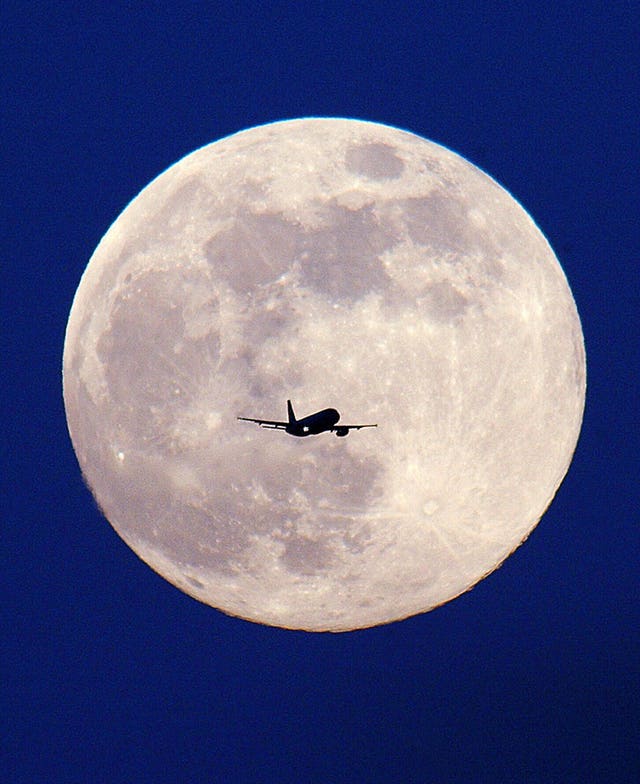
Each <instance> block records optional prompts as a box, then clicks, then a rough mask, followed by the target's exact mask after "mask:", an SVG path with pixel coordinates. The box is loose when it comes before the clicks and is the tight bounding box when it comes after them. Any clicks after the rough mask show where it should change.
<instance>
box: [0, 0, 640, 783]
mask: <svg viewBox="0 0 640 784" xmlns="http://www.w3.org/2000/svg"><path fill="white" fill-rule="evenodd" d="M92 5H93V4H77V3H74V2H68V3H25V2H22V3H16V2H11V0H8V1H7V2H5V3H4V4H3V11H2V17H1V19H0V24H1V27H2V31H3V32H2V43H1V46H0V49H1V52H2V63H1V70H0V73H1V77H0V78H1V79H2V101H1V110H0V111H1V112H2V124H1V128H2V136H1V141H2V144H1V150H2V159H3V174H4V176H3V178H2V188H3V194H2V210H3V221H2V242H3V246H4V247H3V253H2V262H1V263H2V273H3V274H2V278H1V280H2V288H1V291H2V310H1V312H2V320H3V329H2V339H3V355H4V358H5V363H4V364H5V367H6V370H5V372H4V373H3V378H4V379H5V380H7V379H8V386H7V384H6V383H5V387H4V390H3V401H4V405H3V408H4V411H5V415H4V418H3V435H2V442H1V447H2V473H1V476H2V482H3V488H2V534H3V546H2V557H3V562H2V571H1V574H2V581H3V588H2V591H3V597H2V598H3V601H2V633H3V641H2V649H1V650H2V654H1V655H2V660H1V673H2V679H1V682H2V692H3V698H2V699H3V710H2V715H3V722H2V747H3V761H2V774H1V778H2V780H3V781H7V782H43V784H54V782H63V783H65V784H67V783H74V782H84V781H94V782H247V783H248V784H253V783H254V782H255V783H256V784H262V783H266V782H278V783H280V782H322V783H324V782H330V783H331V784H340V783H341V782H364V783H365V784H376V783H377V782H403V783H404V782H406V783H411V784H413V783H414V782H415V783H416V784H418V783H422V782H434V784H435V783H437V784H440V783H443V784H450V783H452V782H465V783H467V782H469V783H471V784H473V783H474V782H485V781H486V782H489V781H490V782H541V783H545V784H546V783H547V782H552V783H553V782H563V784H564V783H565V782H607V784H620V783H622V782H634V783H635V782H638V781H639V780H640V752H639V751H638V749H639V748H640V697H639V695H640V606H639V605H640V584H639V583H640V581H639V579H638V575H639V571H640V570H639V561H640V559H639V557H638V556H639V553H640V541H639V540H640V536H639V526H638V522H639V519H640V513H639V509H640V498H639V494H638V467H637V461H638V455H639V452H640V450H639V449H638V446H639V444H638V420H639V419H640V417H639V411H640V403H639V400H640V395H639V394H638V389H637V387H638V370H639V368H640V361H639V360H640V356H639V354H640V352H639V350H638V347H639V341H638V309H639V307H640V301H639V300H640V297H639V296H638V291H639V286H638V234H637V231H638V229H637V226H638V204H639V200H638V195H639V194H638V181H639V178H638V152H639V151H638V133H637V127H638V117H640V100H639V93H638V73H639V69H638V65H639V62H638V55H637V51H638V46H637V44H638V40H640V35H639V33H640V30H639V29H638V28H639V25H638V14H637V9H636V11H635V12H632V4H631V3H627V2H618V3H598V4H595V5H590V4H589V3H586V4H583V5H581V6H574V4H569V3H566V4H562V6H563V8H564V10H560V11H558V10H552V11H549V10H548V9H545V10H544V11H543V10H538V8H539V4H534V3H527V4H526V6H525V5H524V4H523V5H522V7H519V4H518V3H515V4H514V3H509V4H498V3H467V2H456V3H450V2H443V3H438V4H428V3H413V4H406V6H407V8H411V10H399V9H400V7H401V6H402V5H405V4H401V3H361V4H356V5H357V6H358V7H357V9H356V10H353V9H352V7H351V5H352V4H347V3H336V2H325V3H307V2H299V3H247V2H229V3H200V2H193V3H183V2H177V3H156V2H149V3H126V4H125V3H108V4H107V3H104V4H102V5H100V6H96V7H97V10H96V9H94V8H92ZM506 5H508V6H509V10H505V9H504V7H503V6H506ZM265 8H266V9H267V10H265ZM319 9H321V10H319ZM311 115H316V116H317V115H321V116H344V117H355V118H361V119H366V120H372V121H377V122H383V123H387V124H390V125H394V126H397V127H400V128H403V129H406V130H409V131H412V132H414V133H417V134H419V135H421V136H425V137H427V138H429V139H432V140H433V141H436V142H438V143H440V144H443V145H445V146H447V147H449V148H451V149H452V150H454V151H456V152H458V153H459V154H461V155H463V156H464V157H466V158H468V159H469V160H470V161H471V162H472V163H474V164H475V165H477V166H479V167H480V168H481V169H483V170H485V171H487V172H488V173H489V174H490V175H491V176H492V177H494V178H495V179H496V180H497V181H498V182H499V183H501V184H502V185H503V186H504V187H505V188H506V189H507V190H508V191H509V192H510V193H512V194H513V195H514V196H515V198H517V199H518V201H520V202H521V204H523V206H524V207H525V209H527V211H528V212H530V214H531V215H532V216H533V218H534V220H535V221H536V223H537V224H538V225H539V226H540V228H541V230H542V231H543V233H544V234H545V235H546V237H547V238H548V240H549V242H550V243H551V245H552V247H553V248H554V250H555V251H556V253H557V255H558V258H559V260H560V262H561V264H562V266H563V268H564V271H565V273H566V275H567V278H568V280H569V283H570V285H571V288H572V291H573V294H574V297H575V299H576V303H577V306H578V311H579V313H580V316H581V319H582V324H583V330H584V335H585V344H586V351H587V372H588V389H587V402H586V410H585V418H584V423H583V429H582V434H581V437H580V441H579V443H578V447H577V449H576V453H575V457H574V460H573V463H572V465H571V467H570V470H569V472H568V475H567V477H566V479H565V481H564V483H563V484H562V486H561V488H560V490H559V492H558V494H557V496H556V498H555V500H554V502H553V503H552V505H551V507H550V509H549V511H548V512H547V513H546V514H545V516H544V517H543V519H542V521H541V523H540V524H539V526H538V527H537V528H536V529H535V531H534V532H533V534H532V535H531V537H530V538H529V540H528V541H527V542H526V543H525V544H524V545H523V546H522V547H521V548H520V549H519V550H517V551H516V553H515V554H514V555H513V556H511V557H510V558H509V559H508V560H507V561H506V563H505V564H504V565H503V566H502V568H500V569H499V570H498V571H497V572H495V573H494V574H493V575H491V576H490V577H488V578H487V579H486V580H484V581H483V582H481V583H480V584H479V585H478V586H476V587H475V588H474V589H473V590H472V591H471V592H469V593H467V594H465V595H463V596H461V597H460V598H458V599H456V600H455V601H453V602H451V603H449V604H447V605H445V606H444V607H441V608H439V609H437V610H435V611H434V612H431V613H427V614H424V615H421V616H417V617H414V618H411V619H409V620H406V621H403V622H399V623H394V624H391V625H389V626H384V627H378V628H375V629H368V630H363V631H358V632H350V633H344V634H337V635H336V634H310V633H304V632H293V631H286V630H282V629H275V628H269V627H265V626H260V625H257V624H253V623H249V622H246V621H242V620H239V619H235V618H231V617H227V616H225V615H223V614H222V613H220V612H218V611H216V610H214V609H212V608H210V607H207V606H205V605H202V604H199V603H198V602H196V601H195V600H194V599H191V598H189V597H188V596H186V595H185V594H183V593H181V592H180V591H179V590H177V589H176V588H174V587H172V586H171V585H170V584H169V583H168V582H166V581H165V580H163V579H162V578H160V577H159V576H157V575H156V574H155V573H154V572H153V571H152V570H151V569H150V568H149V567H147V566H146V565H145V564H144V563H143V562H142V561H140V560H139V559H138V558H137V556H136V555H135V554H134V553H133V551H131V550H130V549H129V548H128V547H127V546H126V545H125V544H124V543H123V542H122V541H121V540H120V539H119V537H118V536H117V534H116V533H115V532H114V531H113V529H112V528H111V526H110V525H109V524H108V522H107V521H106V520H105V519H104V518H103V517H102V515H101V514H100V512H99V510H98V509H97V507H96V504H95V502H94V501H93V499H92V497H91V494H90V493H89V491H88V490H87V488H86V487H85V485H84V483H83V481H82V478H81V475H80V470H79V467H78V464H77V461H76V458H75V455H74V452H73V448H72V445H71V442H70V439H69V436H68V433H67V428H66V423H65V416H64V408H63V402H62V389H61V364H62V350H63V341H64V330H65V326H66V321H67V317H68V314H69V309H70V307H71V302H72V299H73V295H74V293H75V290H76V287H77V285H78V282H79V280H80V276H81V274H82V272H83V270H84V268H85V266H86V264H87V262H88V260H89V258H90V256H91V254H92V252H93V250H94V249H95V247H96V245H97V244H98V242H99V240H100V238H101V237H102V236H103V234H104V233H105V232H106V230H107V229H108V227H109V226H110V224H111V223H112V222H113V221H114V220H115V219H116V217H117V216H118V215H119V214H120V212H121V211H122V210H123V208H124V207H125V206H126V204H127V203H128V202H129V201H130V200H131V199H132V198H133V197H134V196H135V195H136V194H137V193H138V192H139V191H140V190H141V189H142V188H143V187H144V186H145V185H146V184H147V183H148V182H149V181H150V180H151V179H152V178H153V177H155V176H156V175H158V174H159V173H160V172H161V171H163V170H164V169H166V168H167V167H168V166H169V165H170V164H172V163H173V162H175V161H176V160H178V159H179V158H181V157H182V156H184V155H185V154H187V153H189V152H191V151H192V150H194V149H196V148H197V147H200V146H202V145H204V144H207V143H209V142H211V141H214V140H216V139H219V138H221V137H223V136H226V135H228V134H231V133H234V132H236V131H239V130H242V129H245V128H248V127H251V126H254V125H258V124H262V123H265V122H271V121H275V120H281V119H288V118H294V117H302V116H311Z"/></svg>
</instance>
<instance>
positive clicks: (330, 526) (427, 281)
mask: <svg viewBox="0 0 640 784" xmlns="http://www.w3.org/2000/svg"><path fill="white" fill-rule="evenodd" d="M63 381H64V401H65V408H66V415H67V421H68V426H69V431H70V434H71V438H72V441H73V445H74V448H75V451H76V454H77V456H78V460H79V463H80V467H81V469H82V472H83V475H84V477H85V480H86V482H87V484H88V485H89V487H90V488H91V491H92V492H93V494H94V496H95V498H96V500H97V502H98V504H99V506H100V508H101V509H102V511H103V512H104V514H105V516H106V517H107V518H108V520H109V521H110V522H111V524H112V525H113V527H114V528H115V530H116V531H117V532H118V534H119V535H120V536H121V537H122V539H124V541H125V542H126V543H127V544H128V545H129V546H130V547H131V548H132V549H133V550H134V551H135V552H136V553H137V554H138V555H139V556H140V558H141V559H142V560H144V561H145V562H146V563H147V564H149V566H151V567H152V568H153V569H154V570H155V571H156V572H158V573H159V574H160V575H162V576H163V577H165V578H166V579H167V580H168V581H169V582H171V583H173V584H174V585H175V586H177V587H178V588H180V589H181V590H182V591H185V592H186V593H188V594H190V595H191V596H193V597H195V598H196V599H198V600H200V601H201V602H205V603H206V604H209V605H212V606H213V607H216V608H218V609H220V610H222V611H224V612H226V613H229V614H232V615H236V616H240V617H242V618H246V619H249V620H252V621H256V622H260V623H265V624H270V625H274V626H282V627H287V628H294V629H307V630H313V631H322V630H328V631H344V630H349V629H357V628H363V627H368V626H373V625H376V624H382V623H387V622H390V621H394V620H397V619H401V618H405V617H407V616H410V615H413V614H416V613H421V612H424V611H426V610H430V609H432V608H434V607H436V606H438V605H441V604H443V603H444V602H446V601H448V600H450V599H452V598H454V597H455V596H458V595H459V594H460V593H462V592H463V591H466V590H468V589H469V588H470V587H472V586H473V585H474V584H475V583H477V582H478V581H479V580H480V579H482V578H483V577H484V576H486V575H487V574H489V573H490V572H491V571H493V570H494V569H495V568H496V567H497V566H499V564H500V563H501V562H502V561H503V560H504V559H505V558H507V556H508V555H509V554H510V553H511V552H512V551H513V550H514V549H515V548H516V547H518V545H519V544H520V543H522V542H523V541H524V540H525V539H526V538H527V536H528V535H529V533H530V532H531V530H532V529H533V528H534V526H535V525H536V524H537V522H538V520H539V519H540V517H541V516H542V514H543V513H544V511H545V509H546V508H547V506H548V505H549V503H550V502H551V499H552V498H553V496H554V494H555V492H556V490H557V489H558V487H559V485H560V483H561V481H562V479H563V477H564V475H565V473H566V471H567V469H568V466H569V463H570V462H571V457H572V455H573V451H574V449H575V445H576V441H577V438H578V434H579V430H580V425H581V421H582V412H583V406H584V396H585V355H584V346H583V339H582V331H581V327H580V321H579V318H578V314H577V311H576V307H575V303H574V300H573V297H572V295H571V291H570V289H569V287H568V285H567V281H566V279H565V276H564V274H563V272H562V269H561V267H560V265H559V263H558V261H557V259H556V257H555V255H554V253H553V251H552V250H551V248H550V246H549V244H548V243H547V241H546V240H545V238H544V236H543V235H542V233H541V232H540V230H539V229H538V228H537V227H536V225H535V224H534V222H533V221H532V220H531V218H530V217H529V216H528V214H527V213H526V212H525V211H524V209H523V208H522V207H521V206H520V205H519V204H518V203H517V202H516V201H515V200H514V198H513V197H512V196H511V195H510V194H509V193H507V192H506V191H505V190H504V189H503V188H501V187H500V186H499V185H498V184H497V183H496V182H495V181H494V180H492V179H491V178H490V177H489V176H488V175H486V174H485V173H484V172H482V171H480V170H479V169H477V168H476V167H475V166H473V165H472V164H471V163H469V162H468V161H466V160H465V159H463V158H461V157H460V156H458V155H456V154H455V153H453V152H451V151H450V150H448V149H446V148H444V147H441V146H439V145H437V144H434V143H433V142H430V141H427V140H426V139H423V138H421V137H419V136H416V135H414V134H412V133H408V132H406V131H402V130H399V129H397V128H393V127H389V126H385V125H380V124H377V123H371V122H362V121H357V120H348V119H322V118H311V119H301V120H291V121H286V122H277V123H273V124H269V125H263V126H260V127H256V128H252V129H250V130H247V131H243V132H241V133H237V134H235V135H233V136H229V137H227V138H225V139H222V140H221V141H217V142H215V143H213V144H210V145H207V146H205V147H202V148H201V149H199V150H196V151H195V152H193V153H192V154H190V155H188V156H186V157H185V158H183V159H182V160H180V161H178V163H176V164H174V165H173V166H171V167H170V168H169V169H167V170H166V171H165V172H164V173H162V174H161V175H160V176H159V177H157V178H156V179H155V180H153V182H151V184H150V185H148V186H147V187H146V188H145V189H144V190H143V191H142V192H141V193H140V194H139V195H138V196H137V197H136V198H135V199H134V200H133V201H132V202H131V203H130V204H129V205H128V207H127V208H126V209H125V210H124V212H123V213H122V214H121V215H120V216H119V217H118V219H117V220H116V221H115V223H114V224H113V225H112V226H111V228H110V229H109V231H108V232H107V234H106V235H105V236H104V238H103V239H102V241H101V242H100V244H99V245H98V248H97V249H96V251H95V253H94V254H93V256H92V258H91V260H90V262H89V265H88V266H87V269H86V271H85V272H84V275H83V276H82V280H81V282H80V285H79V288H78V290H77V292H76V295H75V298H74V301H73V306H72V309H71V314H70V316H69V323H68V326H67V333H66V339H65V347H64V359H63ZM288 399H290V400H291V401H292V402H293V405H294V407H295V412H296V415H297V416H299V417H302V416H305V415H307V414H311V413H313V412H315V411H318V410H320V409H324V408H328V407H331V408H335V409H337V410H338V411H339V412H340V415H341V420H340V421H341V422H344V423H346V424H349V423H355V424H358V423H363V422H364V423H376V424H377V425H378V426H377V428H369V429H363V430H356V431H351V433H350V434H349V437H348V438H336V437H335V434H333V433H330V432H326V433H322V434H320V435H313V436H310V437H308V438H295V437H292V436H290V435H289V434H287V433H285V432H283V431H281V430H267V429H261V428H260V427H258V426H256V425H255V424H252V423H248V422H243V421H239V420H238V419H237V417H238V416H246V417H258V418H262V419H268V420H283V419H284V420H286V418H287V409H286V401H287V400H288Z"/></svg>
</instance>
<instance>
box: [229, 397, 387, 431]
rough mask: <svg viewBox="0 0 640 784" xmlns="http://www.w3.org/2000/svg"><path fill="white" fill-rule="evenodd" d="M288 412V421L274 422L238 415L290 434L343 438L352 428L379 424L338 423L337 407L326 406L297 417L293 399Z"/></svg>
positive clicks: (289, 403)
mask: <svg viewBox="0 0 640 784" xmlns="http://www.w3.org/2000/svg"><path fill="white" fill-rule="evenodd" d="M287 412H288V414H289V421H288V422H273V421H272V420H270V419H252V418H251V417H238V419H243V420H244V421H245V422H255V423H256V424H257V425H260V427H265V428H270V429H271V430H284V431H285V433H289V435H290V436H298V437H299V438H303V437H304V436H315V435H317V434H318V433H327V432H329V433H335V434H336V435H337V436H338V437H340V438H343V437H344V436H348V435H349V431H350V430H360V429H361V428H363V427H378V425H336V422H337V421H338V420H339V419H340V414H339V413H338V412H337V411H336V410H335V408H324V409H323V410H322V411H317V412H316V413H315V414H311V415H309V416H307V417H304V418H303V419H296V415H295V414H294V413H293V406H292V405H291V401H290V400H287Z"/></svg>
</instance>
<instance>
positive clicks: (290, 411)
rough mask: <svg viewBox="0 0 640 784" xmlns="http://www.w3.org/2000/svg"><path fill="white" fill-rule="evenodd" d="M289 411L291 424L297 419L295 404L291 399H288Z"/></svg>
mask: <svg viewBox="0 0 640 784" xmlns="http://www.w3.org/2000/svg"><path fill="white" fill-rule="evenodd" d="M287 413H288V414H289V424H290V425H293V424H294V423H295V421H296V415H295V414H294V413H293V406H292V405H291V401H290V400H287Z"/></svg>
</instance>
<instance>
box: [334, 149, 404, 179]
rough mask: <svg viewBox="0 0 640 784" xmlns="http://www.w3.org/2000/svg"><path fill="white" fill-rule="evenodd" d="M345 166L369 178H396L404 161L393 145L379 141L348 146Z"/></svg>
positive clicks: (399, 174)
mask: <svg viewBox="0 0 640 784" xmlns="http://www.w3.org/2000/svg"><path fill="white" fill-rule="evenodd" d="M345 166H346V167H347V169H348V170H349V171H350V172H353V173H354V174H359V175H361V176H363V177H367V178H368V179H370V180H397V179H398V177H400V176H401V175H402V172H403V171H404V163H403V161H402V160H401V159H400V158H399V157H398V156H397V155H396V154H395V152H394V149H393V147H391V146H390V145H388V144H381V143H380V142H372V143H370V144H359V145H355V146H353V147H349V149H348V150H347V154H346V156H345Z"/></svg>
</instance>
